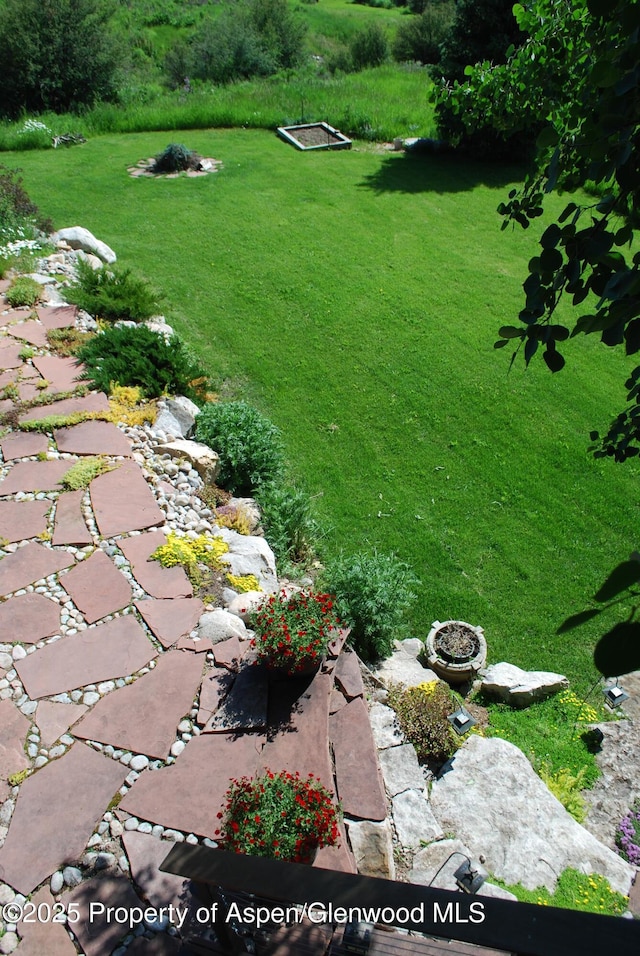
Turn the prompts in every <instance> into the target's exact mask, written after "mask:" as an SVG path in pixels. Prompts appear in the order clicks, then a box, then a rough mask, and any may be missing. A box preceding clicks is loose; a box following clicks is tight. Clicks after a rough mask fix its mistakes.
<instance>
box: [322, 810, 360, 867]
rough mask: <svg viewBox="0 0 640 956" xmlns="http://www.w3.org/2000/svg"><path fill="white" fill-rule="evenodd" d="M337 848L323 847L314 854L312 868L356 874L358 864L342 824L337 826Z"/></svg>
mask: <svg viewBox="0 0 640 956" xmlns="http://www.w3.org/2000/svg"><path fill="white" fill-rule="evenodd" d="M338 829H339V831H340V838H339V843H338V846H323V847H320V849H319V850H318V852H317V853H316V856H315V859H314V861H313V866H314V867H316V868H318V869H321V870H337V871H338V872H339V873H357V872H358V864H357V863H356V859H355V857H354V855H353V853H352V852H351V848H350V846H349V842H348V840H347V831H346V829H345V825H344V822H343V821H342V820H341V821H340V822H339V824H338Z"/></svg>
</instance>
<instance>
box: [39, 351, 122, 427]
mask: <svg viewBox="0 0 640 956" xmlns="http://www.w3.org/2000/svg"><path fill="white" fill-rule="evenodd" d="M31 361H32V362H33V364H34V365H35V367H36V368H37V369H38V371H39V372H40V374H41V375H42V377H43V378H45V379H46V380H47V381H48V382H49V387H48V388H47V391H48V392H72V391H73V389H74V388H75V387H76V386H77V385H79V384H80V383H79V381H78V379H79V376H80V375H81V374H82V370H83V367H82V366H79V365H78V363H77V362H76V360H75V358H62V357H61V356H60V355H34V356H33V358H32V359H31ZM114 427H115V426H114Z"/></svg>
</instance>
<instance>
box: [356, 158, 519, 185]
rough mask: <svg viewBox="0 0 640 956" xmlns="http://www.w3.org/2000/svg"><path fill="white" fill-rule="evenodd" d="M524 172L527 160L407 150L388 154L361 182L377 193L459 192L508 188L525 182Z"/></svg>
mask: <svg viewBox="0 0 640 956" xmlns="http://www.w3.org/2000/svg"><path fill="white" fill-rule="evenodd" d="M525 174H526V166H525V165H524V164H522V165H518V164H515V163H514V164H506V163H498V162H496V163H490V162H475V161H473V160H471V159H469V158H468V157H464V156H456V155H455V154H453V153H443V154H441V155H437V156H433V155H426V154H424V153H422V154H417V153H404V154H403V155H402V156H397V155H395V156H388V157H385V159H383V161H382V162H381V164H380V166H379V168H378V169H377V170H376V172H375V173H372V174H371V175H370V176H367V177H365V179H364V181H363V182H361V183H360V184H359V185H360V186H361V187H362V188H365V189H371V190H373V191H374V192H375V193H378V194H382V193H386V192H402V193H421V192H427V191H429V192H436V193H457V192H468V191H470V190H472V189H475V187H476V186H489V187H495V188H506V187H507V186H508V185H511V184H513V183H519V182H522V180H523V179H524V177H525Z"/></svg>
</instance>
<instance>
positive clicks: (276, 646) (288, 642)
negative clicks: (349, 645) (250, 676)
mask: <svg viewBox="0 0 640 956" xmlns="http://www.w3.org/2000/svg"><path fill="white" fill-rule="evenodd" d="M252 626H253V630H254V637H253V641H252V644H253V646H254V647H255V648H256V650H257V653H258V660H260V661H263V662H264V663H265V664H266V665H267V667H269V668H270V669H271V670H274V671H276V672H277V673H278V674H282V675H288V676H304V675H305V674H312V673H314V671H316V670H318V668H319V667H320V665H321V663H322V660H323V658H324V655H325V654H326V652H327V647H328V644H329V642H330V641H331V639H332V637H333V636H334V635H333V634H332V631H333V630H334V629H335V628H337V627H338V626H339V621H338V618H337V615H336V612H335V610H334V601H333V598H332V596H331V595H330V594H323V593H319V592H315V591H293V592H289V591H286V590H285V589H282V590H281V591H279V592H278V593H276V594H271V595H270V596H269V597H268V598H267V599H266V600H265V601H263V602H262V604H261V605H260V607H259V608H258V609H257V611H256V612H255V614H254V616H253V621H252Z"/></svg>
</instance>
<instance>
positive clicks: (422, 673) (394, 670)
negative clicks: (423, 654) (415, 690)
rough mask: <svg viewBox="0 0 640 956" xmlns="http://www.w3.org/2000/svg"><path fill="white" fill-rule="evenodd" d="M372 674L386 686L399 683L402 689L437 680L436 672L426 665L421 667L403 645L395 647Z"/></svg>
mask: <svg viewBox="0 0 640 956" xmlns="http://www.w3.org/2000/svg"><path fill="white" fill-rule="evenodd" d="M374 674H375V676H376V677H377V678H378V680H381V681H382V682H383V684H386V686H387V687H390V686H391V684H400V686H401V687H403V688H404V689H406V688H408V687H417V686H418V685H419V684H429V683H431V682H432V681H435V680H439V678H438V676H437V674H434V673H433V671H432V670H430V669H429V668H428V667H423V666H422V664H421V663H420V662H419V661H418V660H417V658H416V657H415V655H414V654H413V653H409V651H406V650H405V649H404V648H403V647H399V648H396V650H394V652H393V654H392V655H391V657H387V659H386V660H384V661H383V662H382V663H381V664H380V666H379V667H377V668H376V670H374Z"/></svg>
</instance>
